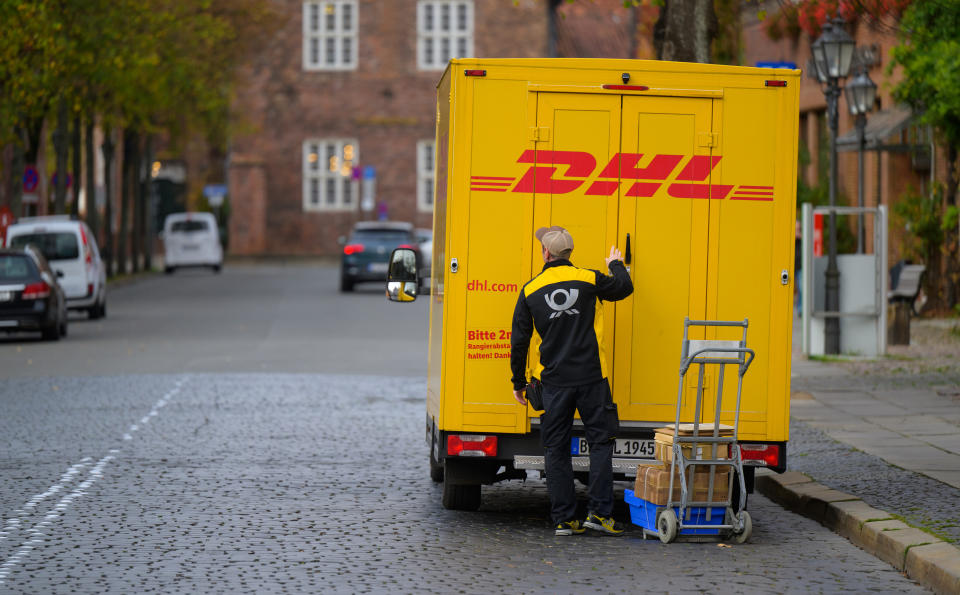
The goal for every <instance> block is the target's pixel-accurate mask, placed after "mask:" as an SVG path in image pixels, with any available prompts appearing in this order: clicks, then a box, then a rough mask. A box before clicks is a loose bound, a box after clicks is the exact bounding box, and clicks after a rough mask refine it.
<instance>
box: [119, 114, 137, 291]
mask: <svg viewBox="0 0 960 595" xmlns="http://www.w3.org/2000/svg"><path fill="white" fill-rule="evenodd" d="M136 143H137V141H136V134H135V133H134V132H133V131H132V130H130V129H129V128H126V129H124V131H123V164H122V165H121V170H120V171H121V174H120V222H119V224H118V225H117V233H118V234H119V236H118V238H117V273H118V274H120V275H125V274H126V273H127V262H128V261H129V258H130V254H129V251H128V250H127V246H128V245H129V239H130V238H129V237H128V236H129V233H130V225H129V222H130V201H131V200H132V197H131V196H130V188H131V186H132V178H133V159H134V157H133V151H134V146H135V145H136Z"/></svg>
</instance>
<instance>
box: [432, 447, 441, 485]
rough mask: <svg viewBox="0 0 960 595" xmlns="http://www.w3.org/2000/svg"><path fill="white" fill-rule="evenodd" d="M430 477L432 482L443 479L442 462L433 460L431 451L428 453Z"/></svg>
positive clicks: (438, 481)
mask: <svg viewBox="0 0 960 595" xmlns="http://www.w3.org/2000/svg"><path fill="white" fill-rule="evenodd" d="M430 479H432V480H433V481H434V483H440V482H441V481H443V463H440V462H437V461H435V460H433V452H431V453H430Z"/></svg>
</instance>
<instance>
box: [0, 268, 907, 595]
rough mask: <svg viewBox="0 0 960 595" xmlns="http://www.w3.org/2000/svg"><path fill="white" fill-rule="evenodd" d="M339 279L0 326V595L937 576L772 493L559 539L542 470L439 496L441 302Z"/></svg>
mask: <svg viewBox="0 0 960 595" xmlns="http://www.w3.org/2000/svg"><path fill="white" fill-rule="evenodd" d="M336 281H337V278H336V271H335V270H334V269H332V268H324V267H317V266H307V265H296V266H248V267H241V266H237V267H228V268H226V269H225V270H224V273H223V274H222V275H220V276H214V275H212V274H209V273H206V272H195V273H185V274H179V273H178V274H177V275H174V276H173V277H156V278H149V279H144V280H141V281H138V282H135V283H133V284H130V285H127V286H124V287H115V288H113V289H112V291H111V293H110V302H109V306H108V308H109V311H108V317H107V318H106V319H105V320H103V321H100V322H87V321H84V320H79V319H75V320H72V321H71V325H70V335H69V336H68V337H67V338H66V339H64V340H63V341H60V342H59V343H55V344H54V343H42V342H39V341H35V340H33V339H32V338H23V337H14V338H11V339H7V340H3V341H2V342H0V375H2V380H0V453H2V454H0V523H2V527H0V592H13V593H39V592H53V593H61V592H81V593H93V592H98V593H99V592H124V593H126V592H145V593H146V592H159V593H178V592H183V593H236V592H249V593H271V592H290V593H300V592H338V593H339V592H343V593H358V592H391V593H414V592H416V593H421V592H440V593H447V592H458V593H459V592H462V593H490V592H517V593H523V592H549V593H567V592H569V593H577V592H611V593H621V592H628V591H631V592H632V591H638V590H642V591H653V592H671V593H678V592H750V593H753V592H769V593H810V592H817V593H819V592H823V593H851V592H866V591H875V592H898V593H901V592H922V590H921V589H919V587H917V586H916V585H915V584H914V583H912V582H911V581H909V580H908V579H906V578H905V577H903V576H902V575H900V574H899V573H898V572H896V571H895V570H893V569H892V568H891V567H890V566H888V565H887V564H885V563H883V562H880V561H878V560H877V559H875V558H873V557H872V556H870V555H868V554H866V553H865V552H863V551H861V550H860V549H858V548H857V547H855V546H853V545H851V544H850V543H849V542H847V541H846V540H844V539H843V538H841V537H838V536H836V535H834V534H833V533H832V532H830V531H828V530H826V529H824V528H823V527H821V526H820V525H818V524H816V523H814V522H812V521H809V520H807V519H805V518H802V517H799V516H796V515H793V514H791V513H788V512H785V511H784V510H783V509H781V508H780V507H778V506H777V505H775V504H772V503H771V502H769V501H768V500H766V499H765V498H763V497H762V496H759V495H754V496H751V501H750V510H751V514H752V515H753V519H754V534H753V538H752V539H751V541H750V542H749V543H748V544H745V545H742V546H733V547H720V546H718V545H717V544H716V543H699V544H695V543H675V544H671V545H663V544H661V543H659V541H650V540H643V539H641V536H640V533H639V531H630V532H628V534H627V535H625V536H622V537H598V536H593V535H584V536H577V537H569V538H557V537H554V536H553V534H552V531H551V530H550V526H549V515H548V510H549V505H548V500H547V495H546V489H545V484H544V482H543V481H542V480H540V479H536V478H533V479H529V480H527V481H525V482H521V481H512V482H505V483H502V484H498V485H495V486H491V487H484V489H483V499H484V504H483V506H482V507H481V509H480V511H479V512H476V513H464V512H454V511H447V510H444V509H443V508H442V507H441V506H440V488H439V486H437V485H436V484H433V483H432V482H431V481H430V479H429V476H428V470H427V447H426V445H425V444H424V440H423V418H424V393H425V382H424V379H423V376H424V373H425V368H426V365H425V360H426V345H425V343H426V341H425V339H426V318H427V316H426V314H427V313H426V306H427V304H426V303H425V301H423V300H418V301H417V302H415V303H414V304H412V305H407V304H388V303H386V301H385V298H383V296H382V294H381V292H380V290H379V289H377V288H374V287H371V288H369V290H363V289H362V288H361V291H360V292H359V293H358V294H357V295H350V296H344V295H341V294H339V293H337V291H336ZM624 487H629V486H627V485H626V484H619V485H618V486H617V493H618V497H619V496H620V494H621V493H622V490H623V488H624ZM580 494H581V496H582V497H583V496H584V495H585V494H584V492H583V491H582V490H581V492H580ZM615 514H616V515H617V516H618V517H620V518H621V519H624V520H625V519H626V518H627V516H628V513H627V511H626V509H625V508H624V507H623V505H622V504H621V505H620V506H618V507H617V509H616V510H615Z"/></svg>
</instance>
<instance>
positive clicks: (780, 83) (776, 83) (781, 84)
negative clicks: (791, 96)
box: [763, 80, 787, 87]
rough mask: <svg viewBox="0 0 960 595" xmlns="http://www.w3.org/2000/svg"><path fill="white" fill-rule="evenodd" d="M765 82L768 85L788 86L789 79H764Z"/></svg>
mask: <svg viewBox="0 0 960 595" xmlns="http://www.w3.org/2000/svg"><path fill="white" fill-rule="evenodd" d="M763 84H764V85H766V86H768V87H786V86H787V81H777V80H770V81H763Z"/></svg>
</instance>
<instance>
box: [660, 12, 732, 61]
mask: <svg viewBox="0 0 960 595" xmlns="http://www.w3.org/2000/svg"><path fill="white" fill-rule="evenodd" d="M716 35H717V15H716V12H715V11H714V7H713V0H663V4H662V6H661V7H660V18H659V19H658V20H657V24H656V25H654V27H653V45H654V47H655V48H656V50H657V59H659V60H675V61H679V62H701V63H706V62H710V61H711V46H712V44H713V40H714V38H715V37H716Z"/></svg>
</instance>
